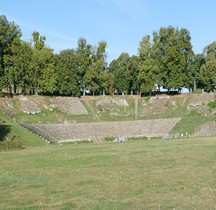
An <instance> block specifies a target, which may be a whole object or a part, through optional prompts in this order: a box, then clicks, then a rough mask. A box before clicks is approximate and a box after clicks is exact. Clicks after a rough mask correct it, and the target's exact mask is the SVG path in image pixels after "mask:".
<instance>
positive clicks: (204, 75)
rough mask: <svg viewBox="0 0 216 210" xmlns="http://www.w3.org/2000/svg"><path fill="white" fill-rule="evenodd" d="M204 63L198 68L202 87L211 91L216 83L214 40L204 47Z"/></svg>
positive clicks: (215, 49)
mask: <svg viewBox="0 0 216 210" xmlns="http://www.w3.org/2000/svg"><path fill="white" fill-rule="evenodd" d="M203 54H204V55H205V58H204V60H205V61H204V63H203V65H202V66H201V69H200V77H201V82H202V85H203V88H204V89H205V90H207V91H212V90H213V89H214V87H215V85H216V71H215V69H216V41H215V42H212V43H211V44H209V45H208V46H207V47H205V48H204V50H203Z"/></svg>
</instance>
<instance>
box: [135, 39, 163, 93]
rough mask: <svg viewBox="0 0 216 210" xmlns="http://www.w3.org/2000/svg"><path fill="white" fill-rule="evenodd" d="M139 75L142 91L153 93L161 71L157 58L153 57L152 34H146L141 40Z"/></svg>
mask: <svg viewBox="0 0 216 210" xmlns="http://www.w3.org/2000/svg"><path fill="white" fill-rule="evenodd" d="M139 57H140V64H139V75H138V80H139V82H140V91H141V92H142V93H145V94H147V93H151V92H152V90H153V89H154V87H155V84H156V82H157V79H156V77H157V74H158V71H159V68H158V66H157V65H156V63H155V60H154V59H153V57H152V44H151V42H150V36H145V37H144V38H143V39H142V41H141V42H140V48H139Z"/></svg>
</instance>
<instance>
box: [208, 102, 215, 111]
mask: <svg viewBox="0 0 216 210" xmlns="http://www.w3.org/2000/svg"><path fill="white" fill-rule="evenodd" d="M208 107H209V108H210V109H214V108H216V100H214V101H211V102H209V103H208Z"/></svg>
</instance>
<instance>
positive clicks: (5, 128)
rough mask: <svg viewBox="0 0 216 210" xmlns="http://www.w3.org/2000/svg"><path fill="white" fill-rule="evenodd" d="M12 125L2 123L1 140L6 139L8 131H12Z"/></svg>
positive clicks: (0, 127) (0, 125)
mask: <svg viewBox="0 0 216 210" xmlns="http://www.w3.org/2000/svg"><path fill="white" fill-rule="evenodd" d="M10 130H11V128H10V126H9V125H3V124H0V142H1V141H3V140H4V139H5V137H6V136H7V134H8V133H10Z"/></svg>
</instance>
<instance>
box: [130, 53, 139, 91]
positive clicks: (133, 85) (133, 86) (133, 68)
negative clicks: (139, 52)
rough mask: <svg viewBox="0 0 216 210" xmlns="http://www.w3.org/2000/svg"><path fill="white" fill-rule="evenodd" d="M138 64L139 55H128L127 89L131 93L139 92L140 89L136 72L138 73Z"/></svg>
mask: <svg viewBox="0 0 216 210" xmlns="http://www.w3.org/2000/svg"><path fill="white" fill-rule="evenodd" d="M139 64H140V59H139V56H136V55H133V56H131V57H130V60H129V66H128V69H129V71H130V75H131V76H130V78H131V79H130V84H129V87H130V88H129V89H130V93H131V94H134V93H136V94H139V91H140V88H139V87H140V83H139V80H138V74H139Z"/></svg>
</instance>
